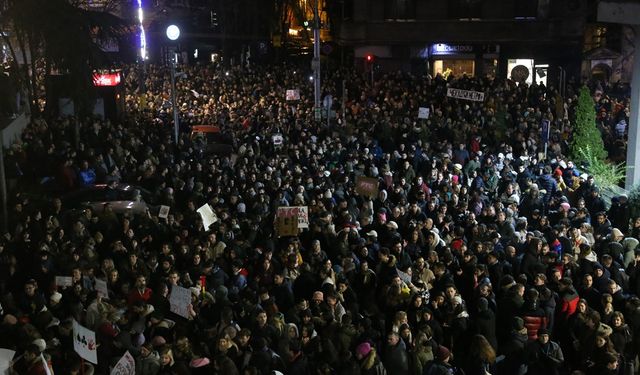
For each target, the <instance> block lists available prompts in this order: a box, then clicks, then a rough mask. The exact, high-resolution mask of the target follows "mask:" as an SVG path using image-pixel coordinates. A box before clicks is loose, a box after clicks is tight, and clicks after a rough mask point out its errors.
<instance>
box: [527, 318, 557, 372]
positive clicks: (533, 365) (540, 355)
mask: <svg viewBox="0 0 640 375" xmlns="http://www.w3.org/2000/svg"><path fill="white" fill-rule="evenodd" d="M526 353H527V367H528V372H527V374H528V375H557V374H559V370H560V367H561V366H562V364H563V363H564V355H563V354H562V349H561V348H560V345H558V344H557V343H555V342H553V341H551V340H550V338H549V331H548V330H547V329H545V328H542V329H540V330H538V339H537V340H536V341H532V342H530V344H529V346H528V348H527V349H526Z"/></svg>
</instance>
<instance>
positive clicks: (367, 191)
mask: <svg viewBox="0 0 640 375" xmlns="http://www.w3.org/2000/svg"><path fill="white" fill-rule="evenodd" d="M379 183H380V182H379V181H378V179H377V178H373V177H363V176H358V177H357V178H356V192H357V193H358V194H360V195H364V196H367V197H371V198H375V197H377V196H378V185H379Z"/></svg>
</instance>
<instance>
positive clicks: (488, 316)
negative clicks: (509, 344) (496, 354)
mask: <svg viewBox="0 0 640 375" xmlns="http://www.w3.org/2000/svg"><path fill="white" fill-rule="evenodd" d="M474 322H475V331H476V333H477V334H479V335H482V336H484V337H485V338H486V339H487V341H488V342H489V344H491V347H492V348H493V350H497V349H498V339H497V336H496V315H495V314H494V312H493V311H492V310H491V309H490V308H489V301H488V300H487V299H486V298H484V297H480V300H479V301H478V314H477V315H476V317H475V319H474Z"/></svg>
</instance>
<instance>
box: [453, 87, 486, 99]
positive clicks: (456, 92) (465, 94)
mask: <svg viewBox="0 0 640 375" xmlns="http://www.w3.org/2000/svg"><path fill="white" fill-rule="evenodd" d="M447 96H448V97H450V98H455V99H462V100H471V101H474V102H483V101H484V92H480V91H469V90H460V89H453V88H448V89H447Z"/></svg>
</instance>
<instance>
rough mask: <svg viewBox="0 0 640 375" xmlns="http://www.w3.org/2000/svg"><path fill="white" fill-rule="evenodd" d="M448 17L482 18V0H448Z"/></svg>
mask: <svg viewBox="0 0 640 375" xmlns="http://www.w3.org/2000/svg"><path fill="white" fill-rule="evenodd" d="M448 3H449V18H453V19H479V18H482V3H483V0H450V1H449V2H448Z"/></svg>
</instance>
